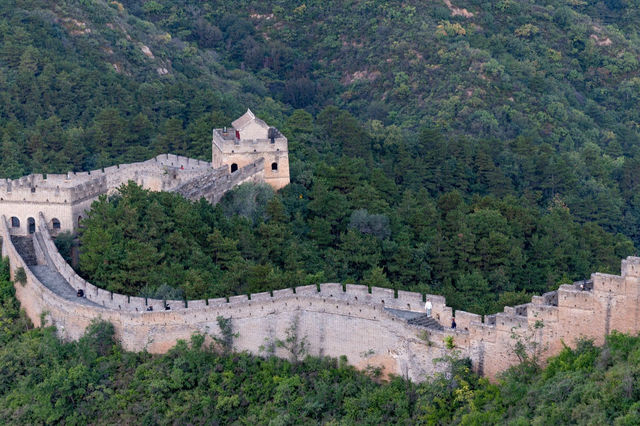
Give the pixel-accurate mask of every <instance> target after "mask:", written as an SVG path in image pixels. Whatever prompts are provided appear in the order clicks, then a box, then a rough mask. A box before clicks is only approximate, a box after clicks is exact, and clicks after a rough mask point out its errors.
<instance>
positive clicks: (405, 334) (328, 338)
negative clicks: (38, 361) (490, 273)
mask: <svg viewBox="0 0 640 426" xmlns="http://www.w3.org/2000/svg"><path fill="white" fill-rule="evenodd" d="M0 222H1V223H0V235H1V236H2V240H3V244H2V254H3V256H7V257H8V258H9V260H10V264H11V270H12V274H15V270H16V269H17V268H19V267H23V268H24V269H25V272H26V274H27V282H26V284H25V285H24V286H23V285H21V284H16V295H17V297H18V299H19V300H20V302H21V304H22V307H23V308H24V309H25V311H26V312H27V314H28V315H29V317H30V318H31V319H32V321H33V322H34V323H35V324H36V325H37V326H40V325H42V324H41V320H40V319H41V315H42V316H43V318H44V320H45V322H46V323H47V324H52V325H55V326H56V327H57V329H58V333H59V335H60V336H61V337H63V338H65V339H77V338H79V337H80V336H82V334H83V333H84V330H85V328H86V327H87V326H88V325H89V324H90V323H91V321H93V320H95V319H103V320H106V321H109V322H111V323H113V324H114V326H115V329H116V334H117V337H118V338H119V339H120V341H121V342H122V345H123V347H124V348H125V349H127V350H133V351H138V350H143V349H146V350H148V351H150V352H153V353H161V352H165V351H167V350H168V349H169V348H170V347H172V346H173V345H174V344H175V343H176V341H177V340H178V339H188V338H189V337H190V336H191V335H192V334H193V333H195V332H198V333H202V334H205V335H209V336H219V335H220V330H219V327H218V324H217V321H216V318H217V317H218V316H222V317H225V318H231V319H232V326H233V328H234V331H236V332H237V333H238V337H237V338H235V339H234V349H235V350H240V351H241V350H247V351H249V352H251V353H254V354H264V353H265V352H264V348H269V347H270V346H272V345H271V344H272V343H274V342H275V340H276V339H280V340H284V339H285V338H286V336H287V332H290V331H291V330H292V329H295V330H296V331H297V335H298V336H299V338H300V339H302V338H305V339H306V342H307V343H308V348H309V353H310V354H312V355H327V356H332V357H339V356H341V355H345V356H346V357H347V359H348V361H349V362H350V363H351V364H353V365H356V366H359V367H366V366H367V365H372V366H381V367H383V368H384V372H385V373H393V374H398V375H402V376H405V377H408V378H410V379H412V380H418V381H419V380H423V379H424V378H425V377H426V376H427V375H431V374H433V373H434V372H435V371H437V370H438V369H440V368H441V367H440V366H439V365H436V364H434V360H435V359H437V358H440V357H442V356H443V355H444V354H445V353H446V352H447V351H448V350H447V349H446V348H445V344H444V340H445V337H446V336H452V337H453V339H454V343H455V345H456V349H457V350H458V351H459V352H460V355H461V356H468V357H469V358H470V359H471V361H472V365H473V367H474V369H475V370H476V371H477V372H479V373H480V374H484V375H486V376H488V377H491V378H493V377H495V376H496V375H497V374H498V373H499V372H501V371H503V370H504V369H506V368H507V367H509V366H511V365H514V364H515V363H516V362H517V361H518V359H517V357H516V356H515V354H514V351H513V347H514V345H515V343H516V340H521V341H522V342H524V343H526V344H528V345H530V347H531V348H532V350H533V347H534V346H537V348H538V349H537V351H538V355H539V356H540V357H541V358H542V359H545V358H546V357H548V356H550V355H554V354H556V353H558V352H559V351H560V350H561V349H562V347H563V342H564V343H565V344H568V345H573V344H575V341H576V339H577V338H580V337H586V338H592V339H594V340H595V341H596V343H602V341H603V339H604V337H605V336H606V334H608V333H610V332H611V331H612V330H619V331H622V332H631V333H637V332H638V330H640V310H639V309H638V304H639V302H640V279H639V276H640V258H633V257H630V258H627V259H626V260H623V262H622V275H621V276H615V275H606V274H597V273H596V274H593V275H592V284H591V282H590V283H588V285H587V287H586V288H585V289H582V288H581V287H580V284H579V283H577V284H575V285H563V286H561V287H560V289H559V290H558V291H557V292H551V293H547V294H544V295H542V296H534V297H533V299H532V302H531V303H527V304H525V305H520V306H515V307H505V309H504V312H501V313H498V314H495V315H490V316H486V317H485V318H484V322H483V318H482V317H481V316H480V315H476V314H472V313H468V312H463V311H457V312H456V313H455V317H456V321H457V323H458V329H457V330H455V331H453V330H450V329H447V328H446V326H447V325H448V324H449V321H450V319H451V316H452V310H451V308H450V307H447V306H446V304H445V300H444V298H443V297H441V296H428V297H430V298H431V300H432V302H433V305H434V307H433V314H434V317H435V318H436V319H438V320H439V322H440V323H441V324H442V325H443V326H445V329H444V331H436V330H433V329H429V330H426V329H424V328H420V327H415V326H412V325H409V324H407V323H406V322H405V321H404V320H402V319H400V318H398V317H396V316H393V315H391V314H390V313H389V312H388V311H386V310H385V308H393V309H400V310H406V311H414V312H421V311H422V310H423V300H424V298H423V295H421V294H418V293H412V292H404V291H398V292H397V293H396V294H394V291H393V290H390V289H384V288H376V287H373V288H371V289H370V290H369V289H368V288H367V287H365V286H360V285H349V284H348V285H346V286H344V287H343V286H342V285H341V284H334V283H327V284H321V285H319V286H304V287H297V288H296V289H295V290H293V289H285V290H278V291H274V292H273V294H270V293H258V294H253V295H250V296H247V295H241V296H232V297H230V298H229V299H228V300H227V299H226V298H221V299H209V300H193V301H188V302H183V301H168V303H169V304H170V306H171V310H169V311H166V310H163V305H164V302H163V301H161V300H151V299H149V300H145V299H143V298H136V297H128V296H124V295H119V294H113V293H110V292H107V291H105V290H102V289H99V288H97V287H95V286H93V285H92V284H90V283H88V282H86V281H85V280H83V279H82V278H81V277H79V276H78V275H77V274H76V273H75V272H74V271H73V269H71V267H70V266H69V265H68V264H67V263H66V262H65V261H64V260H63V259H62V257H61V256H60V254H59V253H58V251H57V250H56V248H55V245H54V244H53V241H52V239H51V236H50V235H49V231H48V229H47V222H46V219H45V217H44V215H42V214H41V215H40V217H39V221H38V230H37V232H36V233H35V238H34V248H35V251H36V254H37V257H38V263H39V264H43V265H45V264H46V265H47V266H49V267H50V268H52V269H54V270H56V271H58V272H59V273H60V274H61V275H62V276H63V277H64V278H65V279H66V280H67V281H68V282H69V284H70V285H71V286H72V287H73V288H74V289H77V288H82V289H84V291H85V294H86V300H84V301H82V302H84V303H81V302H80V301H79V300H78V299H65V298H64V297H61V296H60V295H58V294H55V293H53V292H52V291H51V290H49V289H48V288H47V287H46V286H45V285H43V284H42V283H41V282H40V281H39V280H38V278H37V277H36V276H35V275H34V274H33V273H32V272H31V270H30V269H29V268H28V266H27V265H26V264H25V263H24V261H23V259H22V258H21V257H20V255H19V254H18V252H17V251H16V249H15V247H14V245H13V243H12V241H11V239H10V235H9V229H8V227H7V219H6V217H3V218H2V220H1V221H0ZM12 276H13V275H12ZM149 305H151V306H153V307H154V310H153V311H151V312H149V311H147V310H146V308H147V306H149ZM276 354H277V355H279V356H287V353H286V351H285V350H284V349H282V348H278V349H277V350H276Z"/></svg>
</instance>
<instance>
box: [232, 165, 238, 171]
mask: <svg viewBox="0 0 640 426" xmlns="http://www.w3.org/2000/svg"><path fill="white" fill-rule="evenodd" d="M237 170H238V165H237V164H236V163H233V164H231V173H233V172H235V171H237Z"/></svg>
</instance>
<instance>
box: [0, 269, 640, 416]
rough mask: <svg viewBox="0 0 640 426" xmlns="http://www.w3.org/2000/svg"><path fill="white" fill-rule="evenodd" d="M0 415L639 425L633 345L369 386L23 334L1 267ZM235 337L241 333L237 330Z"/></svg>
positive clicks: (256, 360) (318, 371) (211, 352)
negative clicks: (489, 377) (492, 373)
mask: <svg viewBox="0 0 640 426" xmlns="http://www.w3.org/2000/svg"><path fill="white" fill-rule="evenodd" d="M0 266H1V267H0V325H1V327H0V416H1V417H2V419H3V423H5V424H41V423H57V422H64V423H69V424H86V423H92V424H113V423H141V424H175V423H188V424H201V423H208V424H209V423H213V424H230V423H233V422H236V421H237V422H240V423H242V424H247V423H252V424H266V423H269V424H315V423H320V422H322V423H326V422H335V423H341V424H342V423H344V424H371V425H374V424H376V425H377V424H392V423H402V424H449V423H462V424H494V423H513V424H530V423H539V424H551V423H555V424H566V423H578V424H607V423H614V422H615V423H616V424H621V425H624V424H629V425H631V424H637V423H638V421H640V410H639V409H638V407H639V406H640V395H639V394H638V376H639V370H638V369H639V367H638V363H637V359H638V356H640V338H638V337H629V336H625V335H621V334H613V335H611V336H609V337H608V339H607V342H606V344H605V346H604V347H602V348H597V347H594V346H592V345H591V344H590V343H589V342H582V343H580V344H579V345H578V348H577V349H576V350H571V349H568V348H567V349H565V350H564V351H563V352H562V353H561V354H560V355H559V356H558V357H555V358H552V359H551V360H550V361H549V365H548V367H547V368H546V369H544V370H540V369H538V368H537V367H536V366H535V365H533V364H524V365H521V366H519V367H516V368H514V369H512V370H510V371H508V372H507V373H506V374H505V376H504V378H503V380H502V381H500V382H499V383H498V384H490V383H489V382H487V381H486V380H485V379H480V378H478V377H477V376H475V375H474V374H472V373H470V372H469V369H468V365H467V363H466V362H465V361H464V360H459V359H457V357H456V354H455V351H452V352H451V354H450V355H449V356H447V357H445V359H443V360H442V362H444V363H446V365H447V366H448V368H447V373H446V374H442V375H439V376H437V377H434V378H432V379H430V380H428V381H426V382H424V383H422V384H415V383H411V382H408V381H406V380H403V379H401V378H392V379H391V380H390V381H380V379H379V378H378V379H376V377H377V373H376V371H375V370H371V371H370V372H368V373H367V374H365V373H362V372H357V371H356V370H354V369H353V367H349V366H347V365H346V363H345V362H344V360H340V361H338V360H334V359H318V358H312V357H307V358H306V359H305V360H304V361H302V362H290V361H286V360H282V359H277V358H273V357H267V358H261V357H254V356H249V355H247V354H227V353H225V352H223V351H221V350H220V348H215V347H210V346H209V345H208V344H205V343H204V341H205V339H204V338H203V337H202V336H197V335H196V336H194V337H193V338H192V339H191V341H190V342H189V343H188V344H187V343H185V342H182V343H179V344H178V345H177V346H176V347H175V348H173V349H172V350H171V351H169V353H167V354H165V355H161V356H152V355H149V354H148V353H138V354H136V353H130V352H124V351H123V350H122V349H121V348H120V347H119V346H118V345H117V344H116V343H115V341H114V338H113V327H112V326H111V325H110V324H108V323H95V324H93V325H91V326H90V327H89V328H88V329H87V332H86V334H85V336H84V337H82V338H81V339H80V340H79V341H77V342H72V343H63V342H61V341H60V340H58V339H57V338H56V336H55V330H54V329H53V328H52V327H49V328H40V329H29V327H28V322H27V321H26V320H24V319H23V318H24V317H23V316H22V315H21V314H20V313H19V311H18V308H17V306H18V305H17V301H16V299H15V297H14V289H13V285H12V284H11V283H10V282H9V280H8V264H7V262H6V261H5V262H3V263H2V265H0ZM239 332H240V333H241V332H242V331H241V330H240V331H239Z"/></svg>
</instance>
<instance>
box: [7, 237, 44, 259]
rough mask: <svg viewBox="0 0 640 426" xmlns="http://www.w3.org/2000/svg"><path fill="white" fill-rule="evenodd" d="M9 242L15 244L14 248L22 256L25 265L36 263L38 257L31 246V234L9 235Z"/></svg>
mask: <svg viewBox="0 0 640 426" xmlns="http://www.w3.org/2000/svg"><path fill="white" fill-rule="evenodd" d="M11 242H13V245H14V246H15V248H16V250H17V251H18V253H19V254H20V256H22V259H23V260H24V263H26V264H27V266H33V265H37V264H38V258H37V257H36V251H35V249H34V248H33V240H32V239H31V236H28V237H21V236H17V235H12V236H11Z"/></svg>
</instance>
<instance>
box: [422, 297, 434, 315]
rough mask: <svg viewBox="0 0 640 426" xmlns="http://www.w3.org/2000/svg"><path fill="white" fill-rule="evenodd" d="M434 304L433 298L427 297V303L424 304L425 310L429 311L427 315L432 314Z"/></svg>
mask: <svg viewBox="0 0 640 426" xmlns="http://www.w3.org/2000/svg"><path fill="white" fill-rule="evenodd" d="M432 307H433V306H432V305H431V300H430V299H427V303H425V304H424V310H425V311H427V316H428V317H430V316H431V308H432Z"/></svg>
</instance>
